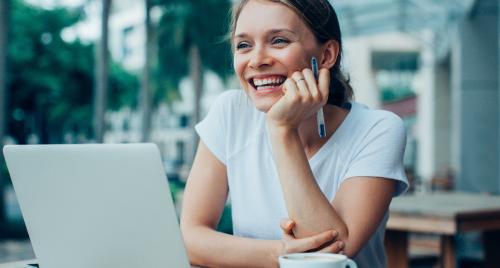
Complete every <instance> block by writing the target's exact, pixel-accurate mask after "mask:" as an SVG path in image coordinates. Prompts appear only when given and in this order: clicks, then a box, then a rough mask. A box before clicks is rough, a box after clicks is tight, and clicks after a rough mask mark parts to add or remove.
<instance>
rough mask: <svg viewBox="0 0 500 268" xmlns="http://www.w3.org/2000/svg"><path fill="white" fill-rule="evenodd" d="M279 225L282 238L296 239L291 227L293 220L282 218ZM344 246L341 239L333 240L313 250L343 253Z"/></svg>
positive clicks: (293, 223)
mask: <svg viewBox="0 0 500 268" xmlns="http://www.w3.org/2000/svg"><path fill="white" fill-rule="evenodd" d="M280 227H281V229H282V230H283V239H286V240H294V239H296V238H295V236H294V235H293V227H295V222H294V221H292V220H291V219H283V220H281V222H280ZM344 246H345V244H344V242H342V241H341V240H334V241H333V242H331V243H329V244H327V245H325V246H323V247H322V248H318V249H317V250H316V251H315V252H324V253H336V254H343V253H344V252H343V250H344Z"/></svg>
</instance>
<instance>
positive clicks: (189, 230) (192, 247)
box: [181, 224, 204, 266]
mask: <svg viewBox="0 0 500 268" xmlns="http://www.w3.org/2000/svg"><path fill="white" fill-rule="evenodd" d="M181 233H182V239H183V241H184V246H185V248H186V251H187V255H188V258H189V262H190V263H191V265H196V266H203V264H204V263H203V257H202V256H203V253H202V252H200V251H199V250H198V248H199V246H198V245H197V239H196V227H194V226H190V225H186V224H181Z"/></svg>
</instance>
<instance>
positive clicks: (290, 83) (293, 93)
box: [284, 78, 299, 101]
mask: <svg viewBox="0 0 500 268" xmlns="http://www.w3.org/2000/svg"><path fill="white" fill-rule="evenodd" d="M284 88H285V96H284V97H285V98H287V99H289V100H291V101H297V100H298V98H299V88H298V87H297V84H296V83H295V81H294V80H293V79H291V78H288V79H287V80H285V83H284Z"/></svg>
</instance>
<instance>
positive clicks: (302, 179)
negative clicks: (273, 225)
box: [270, 130, 396, 257]
mask: <svg viewBox="0 0 500 268" xmlns="http://www.w3.org/2000/svg"><path fill="white" fill-rule="evenodd" d="M270 138H271V144H272V147H273V153H274V157H275V161H276V166H277V169H278V174H279V178H280V182H281V185H282V189H283V194H284V199H285V203H286V205H287V209H288V215H289V217H290V219H291V220H293V221H294V222H295V228H294V235H295V237H297V238H302V237H308V236H311V235H314V234H317V233H319V232H322V231H324V230H331V229H334V230H337V231H338V232H339V236H338V239H339V240H341V241H343V242H344V245H345V246H344V250H343V251H344V252H345V254H346V255H348V256H350V257H352V256H354V255H356V253H357V252H358V251H359V250H360V249H361V247H362V246H363V245H364V243H366V242H367V241H368V239H369V238H370V236H371V235H372V234H373V232H374V231H375V230H376V228H377V227H378V224H379V223H380V220H381V219H382V218H383V216H384V214H385V212H386V210H387V208H388V206H389V203H390V201H391V198H392V196H393V194H394V191H395V184H396V183H395V181H393V180H388V179H382V178H366V177H364V178H363V177H356V178H350V179H348V180H346V181H345V182H344V183H342V186H341V187H340V189H339V191H338V192H337V193H336V196H335V199H334V200H333V202H332V203H330V202H329V200H328V199H327V198H326V197H325V195H324V194H323V193H322V192H321V190H320V188H319V186H318V184H317V183H316V180H315V178H314V176H313V174H312V171H311V168H310V166H309V162H308V161H307V156H306V154H305V152H304V149H303V147H302V143H301V141H300V138H299V135H298V133H297V132H296V131H293V130H287V131H272V133H271V134H270Z"/></svg>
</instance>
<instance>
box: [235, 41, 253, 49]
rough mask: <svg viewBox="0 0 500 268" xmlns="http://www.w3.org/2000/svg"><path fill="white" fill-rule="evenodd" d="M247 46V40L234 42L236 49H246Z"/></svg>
mask: <svg viewBox="0 0 500 268" xmlns="http://www.w3.org/2000/svg"><path fill="white" fill-rule="evenodd" d="M249 47H250V44H248V43H247V42H240V43H238V44H236V50H241V49H246V48H249Z"/></svg>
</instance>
